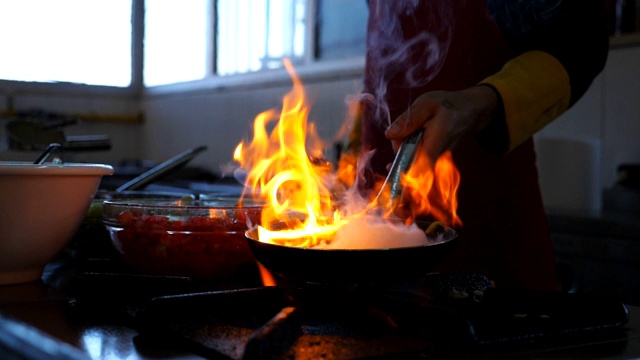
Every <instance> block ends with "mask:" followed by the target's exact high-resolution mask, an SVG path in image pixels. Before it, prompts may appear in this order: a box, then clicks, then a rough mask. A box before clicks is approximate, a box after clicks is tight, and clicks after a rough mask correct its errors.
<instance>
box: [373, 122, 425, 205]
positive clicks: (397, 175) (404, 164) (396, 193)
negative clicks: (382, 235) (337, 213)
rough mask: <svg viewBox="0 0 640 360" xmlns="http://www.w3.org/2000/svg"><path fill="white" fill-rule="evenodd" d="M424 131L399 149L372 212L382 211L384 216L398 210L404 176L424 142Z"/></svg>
mask: <svg viewBox="0 0 640 360" xmlns="http://www.w3.org/2000/svg"><path fill="white" fill-rule="evenodd" d="M423 133H424V129H420V130H418V131H416V132H414V133H413V134H411V135H409V136H408V137H406V138H405V139H404V142H403V143H402V145H400V148H399V149H398V153H397V154H396V157H395V159H394V160H393V164H392V165H391V169H390V170H389V174H388V175H387V178H386V179H385V181H384V184H383V185H382V188H380V191H379V192H378V195H377V196H376V199H375V201H374V204H375V205H374V206H375V207H374V208H373V209H372V211H381V212H382V213H384V214H390V213H393V211H395V209H397V208H398V206H399V205H400V203H401V201H402V193H403V191H404V186H402V181H401V180H402V175H403V174H405V173H406V172H407V171H408V170H409V168H410V167H411V164H412V163H413V160H414V158H415V155H416V150H417V148H418V146H419V145H420V142H422V137H423Z"/></svg>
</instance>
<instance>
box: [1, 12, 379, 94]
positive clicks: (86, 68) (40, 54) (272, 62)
mask: <svg viewBox="0 0 640 360" xmlns="http://www.w3.org/2000/svg"><path fill="white" fill-rule="evenodd" d="M142 9H144V16H143V15H142V13H143V11H142ZM366 17H367V6H366V0H186V1H167V0H55V1H51V0H15V1H0V31H1V32H2V33H3V34H5V36H3V37H2V45H3V48H4V49H8V51H4V52H3V56H2V57H0V79H5V80H16V81H28V82H48V83H56V82H68V83H79V84H88V85H103V86H108V87H122V88H127V87H128V88H131V87H133V88H137V87H138V86H140V85H144V86H158V85H166V84H174V83H184V82H189V81H198V80H203V79H209V78H214V77H220V76H225V77H228V76H229V75H233V74H241V73H250V72H257V71H261V70H269V69H275V68H279V67H282V66H283V65H282V58H283V57H287V58H289V59H291V60H292V61H293V63H294V64H295V65H296V66H301V65H308V64H311V63H314V62H317V61H330V60H335V59H341V58H348V57H353V56H361V55H363V54H364V38H365V20H366ZM143 32H144V39H142V38H141V35H142V33H143ZM141 79H143V80H142V81H141ZM27 85H28V84H27Z"/></svg>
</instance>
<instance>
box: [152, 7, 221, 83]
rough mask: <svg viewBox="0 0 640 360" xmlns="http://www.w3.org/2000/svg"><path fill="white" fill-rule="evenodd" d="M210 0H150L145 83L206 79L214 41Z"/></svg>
mask: <svg viewBox="0 0 640 360" xmlns="http://www.w3.org/2000/svg"><path fill="white" fill-rule="evenodd" d="M209 4H210V1H208V0H188V1H167V0H146V1H145V16H144V33H145V36H144V70H143V78H144V85H145V86H154V85H163V84H171V83H176V82H183V81H189V80H199V79H203V78H205V77H206V76H207V75H208V68H209V64H210V63H211V61H207V57H208V56H210V54H211V51H210V50H211V47H212V45H213V43H212V42H211V41H210V35H211V32H210V31H209V29H210V28H211V16H210V15H211V11H210V7H209Z"/></svg>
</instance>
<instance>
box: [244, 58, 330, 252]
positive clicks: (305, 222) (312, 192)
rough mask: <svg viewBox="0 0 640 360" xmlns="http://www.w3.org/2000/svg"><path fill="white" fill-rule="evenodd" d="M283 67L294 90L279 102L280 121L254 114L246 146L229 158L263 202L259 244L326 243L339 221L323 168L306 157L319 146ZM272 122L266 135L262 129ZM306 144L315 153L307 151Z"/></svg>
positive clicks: (298, 87)
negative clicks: (324, 241) (231, 158)
mask: <svg viewBox="0 0 640 360" xmlns="http://www.w3.org/2000/svg"><path fill="white" fill-rule="evenodd" d="M284 64H285V68H286V69H287V71H288V72H289V74H290V75H291V77H292V79H293V89H292V90H291V92H289V93H288V94H286V95H285V97H284V99H283V107H282V112H281V113H280V116H279V118H278V117H277V116H276V112H275V111H273V110H269V111H266V112H263V113H261V114H259V115H258V116H257V117H256V119H255V122H254V128H253V133H254V137H253V139H252V141H251V143H244V142H243V143H240V144H239V145H238V146H237V147H236V150H235V152H234V159H235V160H236V161H238V163H240V166H241V167H242V168H243V169H245V170H248V174H247V180H246V181H247V185H249V186H248V187H249V188H250V189H252V191H253V194H252V195H253V196H257V197H261V198H263V199H264V200H266V206H265V208H264V210H263V211H262V219H261V224H262V226H261V227H260V228H259V233H258V236H259V239H260V241H264V242H275V243H280V244H288V245H294V246H314V245H317V244H318V243H320V242H321V241H322V240H325V239H327V238H329V239H330V238H331V236H332V234H333V233H335V231H336V230H337V229H338V227H339V226H340V225H341V224H342V223H343V220H342V219H341V218H340V216H339V213H338V212H336V211H335V209H333V205H332V200H331V191H330V189H329V188H328V187H327V185H326V183H327V181H326V180H325V177H326V174H327V167H326V164H325V163H322V164H316V163H314V162H312V161H311V159H310V157H309V155H308V152H309V153H315V154H321V148H322V141H321V140H320V138H319V137H318V135H317V133H316V131H315V127H314V126H313V125H309V123H308V118H307V117H308V113H309V106H308V104H307V103H306V97H305V92H304V88H303V86H302V83H301V81H300V79H299V78H298V77H297V76H296V75H295V73H294V71H293V66H292V65H291V63H290V62H289V61H288V60H287V61H285V63H284ZM275 120H277V123H275V124H274V125H273V129H272V131H271V133H269V132H268V131H267V126H268V125H270V123H272V122H274V121H275ZM307 143H313V144H316V148H314V149H307V147H306V144H307ZM282 224H286V226H283V225H282ZM283 227H284V229H282V228H283Z"/></svg>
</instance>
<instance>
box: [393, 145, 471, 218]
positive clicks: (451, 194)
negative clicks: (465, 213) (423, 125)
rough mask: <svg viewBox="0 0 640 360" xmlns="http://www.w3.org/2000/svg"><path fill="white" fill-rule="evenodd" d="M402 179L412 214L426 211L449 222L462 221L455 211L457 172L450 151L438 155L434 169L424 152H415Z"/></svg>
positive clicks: (458, 177) (457, 183)
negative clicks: (417, 153) (421, 154)
mask: <svg viewBox="0 0 640 360" xmlns="http://www.w3.org/2000/svg"><path fill="white" fill-rule="evenodd" d="M402 180H403V184H404V186H405V191H407V192H408V193H409V195H410V198H411V201H412V205H413V212H414V214H415V215H421V214H429V215H430V216H431V217H433V218H435V219H437V220H440V221H442V222H444V223H445V224H448V225H461V224H462V221H461V220H460V218H459V217H458V214H457V212H456V210H457V208H458V198H457V190H458V185H459V184H460V173H459V172H458V169H457V168H456V167H455V165H454V164H453V157H452V156H451V152H450V151H447V152H445V153H444V154H442V156H440V158H438V160H437V161H436V163H435V166H434V167H433V169H432V167H431V165H430V162H429V161H428V160H427V158H426V156H416V160H415V162H414V163H413V165H412V166H411V168H410V169H409V172H408V173H407V174H406V175H405V176H404V177H403V179H402Z"/></svg>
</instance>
